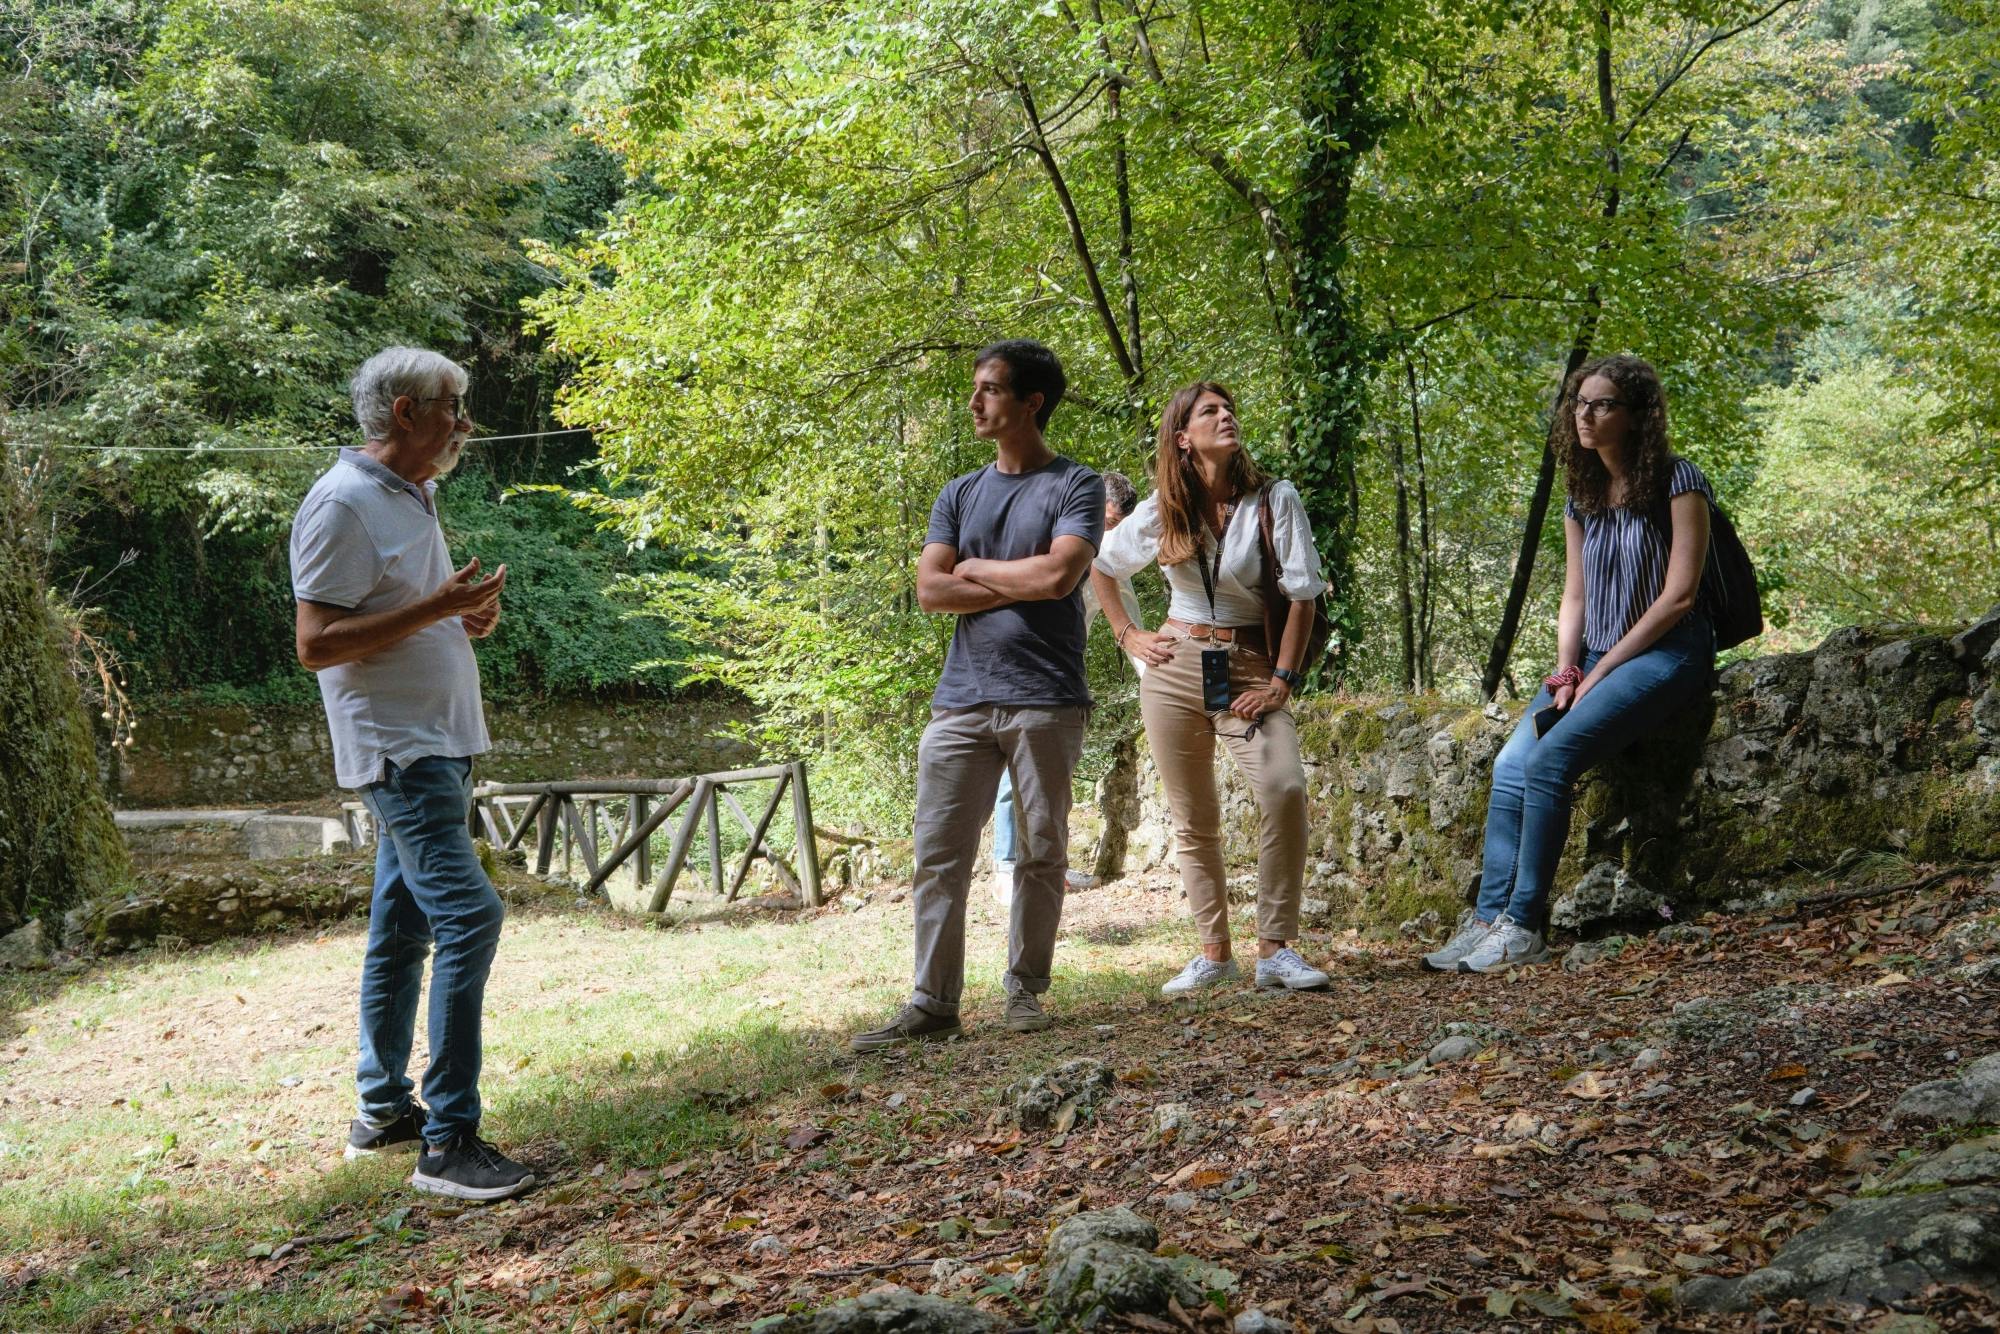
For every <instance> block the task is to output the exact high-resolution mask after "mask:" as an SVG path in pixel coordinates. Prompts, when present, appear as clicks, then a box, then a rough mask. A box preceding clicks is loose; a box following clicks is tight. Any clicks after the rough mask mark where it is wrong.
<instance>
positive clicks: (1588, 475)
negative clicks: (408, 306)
mask: <svg viewBox="0 0 2000 1334" xmlns="http://www.w3.org/2000/svg"><path fill="white" fill-rule="evenodd" d="M1593 375H1601V376H1603V377H1604V378H1605V379H1607V380H1609V381H1611V383H1613V384H1615V385H1617V386H1618V397H1619V398H1621V399H1623V400H1624V402H1625V405H1626V407H1625V410H1626V411H1627V412H1628V413H1630V414H1631V417H1632V430H1631V433H1630V434H1629V435H1628V436H1627V437H1626V441H1625V457H1626V495H1625V508H1626V509H1628V510H1635V511H1641V510H1650V509H1652V508H1654V507H1655V506H1657V505H1658V504H1659V503H1660V502H1661V501H1662V500H1664V499H1666V495H1667V484H1668V483H1669V482H1670V481H1672V480H1673V475H1674V451H1673V446H1672V445H1671V444H1670V443H1669V441H1668V439H1667V394H1666V390H1664V389H1662V388H1661V387H1660V376H1659V372H1657V371H1655V370H1654V369H1653V368H1652V366H1651V365H1650V364H1648V363H1647V362H1644V361H1641V360H1640V359H1639V358H1637V357H1631V356H1624V355H1622V354H1621V355H1619V356H1615V357H1599V358H1598V359H1597V360H1595V361H1592V362H1589V363H1587V364H1585V365H1583V366H1581V367H1579V368H1578V369H1577V372H1576V374H1574V375H1572V376H1570V377H1569V383H1568V384H1566V385H1564V386H1563V398H1562V406H1561V407H1560V408H1559V409H1558V410H1557V412H1556V423H1555V428H1556V429H1555V449H1556V458H1557V459H1558V460H1560V461H1561V463H1562V465H1563V480H1564V482H1565V484H1566V485H1567V486H1568V488H1569V498H1570V499H1571V500H1572V501H1574V502H1575V504H1576V507H1577V509H1579V510H1581V511H1582V512H1583V513H1585V514H1602V513H1604V511H1605V510H1607V509H1609V508H1611V501H1610V493H1611V474H1610V473H1609V472H1607V471H1606V470H1605V467H1604V464H1603V462H1602V461H1601V460H1600V459H1599V458H1598V457H1597V452H1596V451H1595V450H1590V449H1584V448H1583V447H1582V446H1580V445H1578V444H1577V441H1576V400H1577V396H1578V394H1580V393H1581V392H1582V390H1583V382H1584V381H1585V380H1588V379H1589V378H1591V377H1592V376H1593Z"/></svg>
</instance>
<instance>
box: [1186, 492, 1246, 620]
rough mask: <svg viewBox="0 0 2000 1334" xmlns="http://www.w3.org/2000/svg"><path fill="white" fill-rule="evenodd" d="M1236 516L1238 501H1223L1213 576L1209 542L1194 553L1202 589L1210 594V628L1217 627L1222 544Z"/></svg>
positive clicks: (1216, 540) (1204, 526)
mask: <svg viewBox="0 0 2000 1334" xmlns="http://www.w3.org/2000/svg"><path fill="white" fill-rule="evenodd" d="M1235 517H1236V502H1235V501H1233V500H1229V501H1225V502H1223V506H1222V527H1221V528H1219V529H1217V530H1216V534H1215V573H1214V574H1213V575H1212V576H1211V575H1210V574H1209V572H1208V553H1207V551H1206V550H1205V548H1206V547H1207V545H1208V544H1207V543H1206V542H1204V543H1203V544H1202V546H1200V547H1197V548H1196V549H1195V553H1194V563H1195V565H1196V566H1197V567H1198V568H1199V569H1200V570H1201V586H1202V590H1203V591H1204V592H1206V593H1207V594H1208V624H1209V628H1210V629H1213V628H1214V627H1215V586H1216V585H1217V584H1219V583H1221V582H1222V544H1223V542H1224V541H1225V540H1226V539H1227V538H1228V537H1229V521H1230V520H1231V519H1233V518H1235ZM1207 527H1208V525H1207V524H1206V523H1204V524H1203V525H1202V529H1203V531H1206V530H1207Z"/></svg>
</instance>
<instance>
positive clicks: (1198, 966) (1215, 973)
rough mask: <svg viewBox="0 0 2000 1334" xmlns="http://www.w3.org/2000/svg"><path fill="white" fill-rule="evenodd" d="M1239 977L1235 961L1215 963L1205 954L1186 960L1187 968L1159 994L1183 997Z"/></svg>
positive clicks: (1239, 972)
mask: <svg viewBox="0 0 2000 1334" xmlns="http://www.w3.org/2000/svg"><path fill="white" fill-rule="evenodd" d="M1241 976H1243V973H1242V970H1240V969H1239V968H1237V966H1236V960H1234V959H1224V960H1223V961H1222V962H1221V963H1217V962H1216V961H1215V960H1213V959H1211V958H1209V957H1208V956H1207V955H1206V954H1197V955H1195V956H1194V958H1192V959H1190V960H1188V966H1187V967H1185V968H1183V969H1181V971H1180V976H1178V977H1176V978H1175V979H1174V980H1173V981H1171V982H1169V983H1167V984H1166V985H1165V986H1163V987H1161V988H1160V994H1161V995H1162V996H1185V995H1187V994H1188V993H1189V992H1191V991H1201V990H1203V989H1204V988H1207V987H1212V986H1216V985H1218V984H1220V983H1223V982H1227V981H1229V980H1230V979H1232V978H1237V977H1241Z"/></svg>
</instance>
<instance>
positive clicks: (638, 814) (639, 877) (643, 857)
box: [625, 797, 653, 894]
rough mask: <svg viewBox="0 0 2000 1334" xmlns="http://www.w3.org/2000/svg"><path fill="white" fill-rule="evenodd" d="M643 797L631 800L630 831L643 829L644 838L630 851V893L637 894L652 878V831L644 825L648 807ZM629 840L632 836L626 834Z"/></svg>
mask: <svg viewBox="0 0 2000 1334" xmlns="http://www.w3.org/2000/svg"><path fill="white" fill-rule="evenodd" d="M650 804H651V803H649V802H648V801H647V800H646V798H644V797H633V798H632V830H633V832H634V833H636V832H637V831H639V830H641V829H644V830H645V831H646V836H645V837H644V838H642V839H640V840H639V846H638V847H636V848H634V849H633V850H632V854H633V855H632V892H633V893H634V894H637V893H638V892H639V891H640V890H642V889H644V888H645V887H646V882H647V881H648V880H651V879H652V878H653V869H652V868H653V831H652V829H651V828H650V827H649V826H648V825H647V824H646V807H647V806H648V805H650ZM625 837H626V838H627V839H630V838H631V837H632V835H631V834H630V833H628V834H626V835H625Z"/></svg>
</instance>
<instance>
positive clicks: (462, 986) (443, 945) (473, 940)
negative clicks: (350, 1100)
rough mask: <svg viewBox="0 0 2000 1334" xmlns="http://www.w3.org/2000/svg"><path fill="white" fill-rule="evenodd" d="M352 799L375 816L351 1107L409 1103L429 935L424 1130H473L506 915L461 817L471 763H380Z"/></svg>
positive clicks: (446, 1135) (440, 759)
mask: <svg viewBox="0 0 2000 1334" xmlns="http://www.w3.org/2000/svg"><path fill="white" fill-rule="evenodd" d="M361 800H362V802H363V804H365V805H366V806H367V807H368V811H369V813H370V814H371V815H373V816H374V817H375V845H376V853H375V900H374V905H373V907H372V909H371V910H370V912H369V915H368V950H367V953H366V954H364V955H363V956H362V961H361V1060H360V1063H359V1065H358V1066H357V1068H356V1070H355V1084H356V1086H357V1092H358V1093H359V1095H360V1106H361V1114H362V1116H364V1117H365V1118H367V1119H368V1120H370V1121H373V1122H375V1123H376V1124H378V1125H379V1124H382V1123H383V1122H387V1121H392V1120H394V1119H395V1118H396V1117H398V1116H401V1115H402V1114H403V1112H404V1111H405V1110H406V1109H407V1108H408V1107H409V1105H410V1090H411V1088H412V1085H411V1083H410V1077H409V1074H408V1073H407V1071H408V1067H409V1064H410V1047H411V1045H412V1043H413V1041H414V1040H415V1035H416V1026H417V993H418V991H419V989H420V988H421V986H422V983H423V978H424V956H425V955H426V954H429V953H431V951H432V947H433V946H434V945H435V947H436V957H435V958H434V959H433V960H432V963H431V1005H430V1049H431V1063H430V1067H429V1068H428V1069H427V1070H425V1071H424V1104H425V1106H426V1107H428V1108H429V1109H430V1122H429V1124H428V1126H426V1128H425V1131H424V1136H425V1138H426V1139H428V1140H429V1141H430V1143H431V1144H433V1145H439V1144H443V1143H445V1142H446V1141H447V1140H450V1139H452V1138H454V1137H455V1136H457V1135H458V1134H460V1133H462V1132H466V1131H473V1130H477V1129H478V1128H479V1062H480V1037H479V1025H480V1010H481V1008H482V1007H483V1005H484V1003H485V999H486V974H487V972H488V971H489V970H491V968H492V966H493V951H494V947H495V946H497V945H498V944H499V943H500V921H501V918H502V917H504V916H505V915H506V910H505V908H504V907H503V906H502V905H501V902H500V896H499V895H498V894H496V893H494V891H493V884H492V882H491V881H489V880H488V879H487V878H486V872H485V870H484V869H483V868H481V866H480V865H479V853H478V851H477V849H475V848H474V847H473V846H472V835H471V833H470V832H469V830H468V829H467V827H466V815H467V812H468V809H469V807H470V805H471V802H472V761H471V760H469V759H453V758H447V757H445V756H439V755H427V756H425V757H424V758H422V759H419V760H412V761H411V762H410V764H409V766H408V767H407V768H398V767H397V766H396V765H394V764H388V765H386V766H385V767H384V776H383V778H382V781H380V782H378V783H371V784H370V785H369V786H367V787H365V788H363V789H361Z"/></svg>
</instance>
